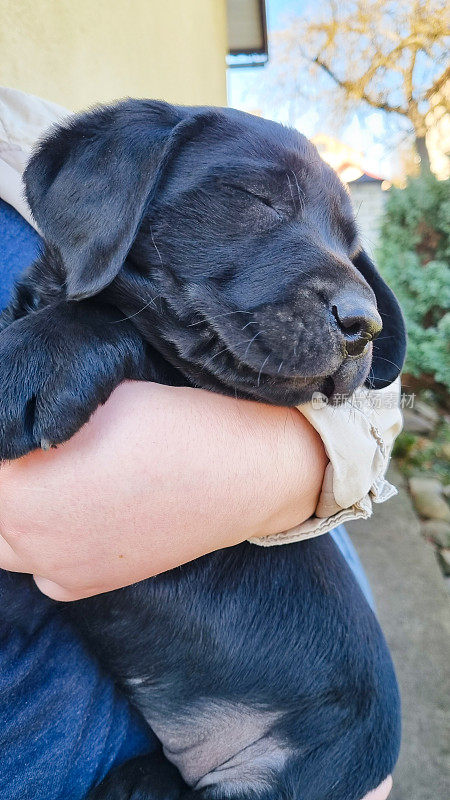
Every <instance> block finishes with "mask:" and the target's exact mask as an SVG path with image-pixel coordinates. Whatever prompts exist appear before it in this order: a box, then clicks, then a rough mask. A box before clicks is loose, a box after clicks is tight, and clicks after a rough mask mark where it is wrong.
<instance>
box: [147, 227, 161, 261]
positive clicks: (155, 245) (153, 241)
mask: <svg viewBox="0 0 450 800" xmlns="http://www.w3.org/2000/svg"><path fill="white" fill-rule="evenodd" d="M150 237H151V240H152V244H153V247H154V248H155V250H156V252H157V253H158V258H159V262H160V264H161V266H163V260H162V256H161V253H160V252H159V250H158V247H157V244H156V242H155V237H154V236H153V231H152V229H151V228H150Z"/></svg>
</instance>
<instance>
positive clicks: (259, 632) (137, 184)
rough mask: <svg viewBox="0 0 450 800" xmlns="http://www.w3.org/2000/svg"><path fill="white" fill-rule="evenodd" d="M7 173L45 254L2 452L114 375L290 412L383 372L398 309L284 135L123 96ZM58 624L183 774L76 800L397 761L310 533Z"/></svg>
mask: <svg viewBox="0 0 450 800" xmlns="http://www.w3.org/2000/svg"><path fill="white" fill-rule="evenodd" d="M25 178H26V190H27V197H28V200H29V202H30V205H31V208H32V211H33V214H34V217H35V219H36V221H37V223H38V225H39V227H40V229H41V231H42V233H43V236H44V240H45V250H44V252H43V254H42V256H41V257H40V259H39V260H38V261H37V263H36V264H34V265H33V266H32V267H31V268H30V270H29V271H28V272H27V274H25V275H24V277H23V279H22V280H21V282H20V283H19V285H18V286H17V288H16V293H15V297H14V299H13V302H12V303H11V305H10V307H9V308H8V309H7V311H6V312H5V313H4V314H3V315H2V317H1V318H0V330H1V331H2V332H1V334H0V363H1V375H0V458H3V459H10V458H15V457H18V456H20V455H23V454H24V453H26V452H28V451H29V450H32V449H33V448H35V447H39V446H44V447H47V446H49V445H54V444H57V443H59V442H62V441H64V440H66V439H67V438H69V437H70V436H71V435H72V434H73V433H75V432H76V431H77V430H78V429H79V428H80V427H81V426H82V425H83V424H84V423H85V422H86V421H87V420H88V418H89V416H90V415H91V413H92V412H93V410H94V409H95V408H96V407H97V406H98V404H99V403H103V402H104V401H105V400H106V399H107V397H108V396H109V394H110V393H111V391H112V390H113V389H114V387H115V386H116V385H117V384H118V383H120V381H122V380H123V379H125V378H135V379H140V380H155V381H159V382H161V383H167V384H174V385H178V384H179V385H182V384H184V385H193V386H201V387H204V388H207V389H211V390H213V391H219V392H224V393H231V394H233V395H236V396H238V397H248V398H253V399H257V400H263V401H266V402H271V403H277V404H283V405H296V404H298V403H301V402H305V401H307V400H309V399H310V398H311V396H312V394H313V392H314V391H325V392H326V393H327V395H328V396H329V397H330V400H331V402H335V401H336V397H338V396H341V395H342V394H343V393H350V392H352V391H353V390H354V389H355V388H356V387H357V386H359V385H361V384H362V383H364V381H366V382H367V385H370V386H374V387H376V388H380V387H381V386H385V385H387V384H389V383H390V382H391V381H392V380H393V379H394V378H395V377H396V376H397V374H398V373H399V371H400V368H401V364H402V361H403V357H404V349H405V333H404V325H403V320H402V317H401V313H400V310H399V308H398V304H397V302H396V300H395V298H394V296H393V294H392V293H391V291H390V290H389V289H388V287H387V286H386V284H385V283H384V282H383V281H382V279H381V277H380V276H379V274H378V273H377V271H376V269H375V267H374V266H373V264H372V262H371V261H370V260H369V259H368V257H367V256H366V254H365V253H364V252H363V251H361V248H360V245H359V243H358V239H357V234H356V230H355V225H354V219H353V212H352V209H351V204H350V201H349V198H348V195H347V193H346V191H345V189H344V188H343V186H342V185H341V184H340V182H339V180H338V179H337V177H336V176H335V174H334V173H333V171H332V170H331V169H330V168H329V167H328V166H326V165H325V164H324V163H323V162H322V161H321V160H320V158H319V156H318V154H317V152H316V150H315V148H314V147H313V146H312V145H311V144H310V143H309V142H308V141H307V140H306V139H305V138H304V137H302V136H301V135H300V134H298V133H297V132H295V131H292V130H290V129H287V128H283V127H282V126H279V125H277V124H275V123H271V122H267V121H264V120H261V119H258V118H256V117H252V116H249V115H246V114H243V113H241V112H237V111H234V110H232V109H210V108H187V107H173V106H168V105H167V104H164V103H158V102H153V101H144V100H141V101H137V100H129V101H125V102H123V103H120V104H118V105H117V106H114V107H110V108H103V109H97V110H95V111H92V112H89V113H87V114H84V115H81V116H79V117H75V118H74V119H73V121H71V122H69V123H68V124H65V125H63V126H62V127H59V128H56V129H55V130H54V131H53V132H52V133H51V134H50V136H49V137H48V138H47V139H46V140H45V141H44V142H43V143H42V144H41V145H40V147H39V148H38V150H37V152H36V154H35V155H34V156H33V158H32V159H31V162H30V164H29V166H28V168H27V170H26V176H25ZM349 302H350V305H351V306H352V304H354V306H355V309H356V310H355V311H354V317H355V319H357V324H356V323H355V325H356V328H357V333H356V334H354V329H355V325H352V326H350V324H347V321H348V319H349V317H348V316H347V321H346V322H345V324H344V323H343V322H342V318H343V309H344V311H345V313H347V315H348V313H349V312H348V304H349ZM377 306H378V313H379V314H380V315H381V319H382V321H383V324H384V327H385V330H387V335H386V336H385V335H384V334H383V336H381V337H379V339H378V340H377V341H376V342H375V343H374V344H372V339H374V338H375V335H376V333H377V332H378V330H379V326H378V319H379V317H378V313H377V310H376V307H377ZM352 308H353V306H352V307H351V308H350V312H352V313H353V311H352ZM361 309H362V311H361ZM351 319H353V317H352V318H351ZM70 614H71V617H72V619H73V620H74V621H75V622H76V624H77V626H78V627H79V628H80V630H82V631H83V633H84V635H85V636H86V637H87V639H88V641H89V643H90V645H91V647H92V649H93V651H94V652H96V653H97V655H98V657H99V658H100V659H101V660H102V662H103V663H104V664H105V667H106V669H108V670H109V671H110V672H112V674H113V675H114V676H115V678H116V680H117V681H118V682H119V684H120V685H121V686H122V688H123V689H124V691H126V692H127V694H128V695H129V697H130V699H131V701H132V702H133V703H134V704H135V705H136V706H137V708H138V709H139V710H140V711H141V713H142V714H143V716H144V717H145V719H146V720H147V722H148V723H149V724H150V725H151V726H152V728H153V729H154V730H155V731H156V733H157V735H158V736H159V738H160V740H161V742H162V745H163V747H164V753H165V755H166V756H167V758H168V759H169V761H171V762H172V763H173V764H175V765H176V767H177V768H178V770H179V772H178V771H177V770H176V769H174V768H173V767H172V766H170V765H169V764H168V762H167V760H164V757H163V756H162V755H161V754H158V755H152V756H151V757H150V756H149V757H145V758H144V759H138V760H134V761H133V762H129V763H128V764H125V765H124V766H123V767H122V768H120V770H119V771H118V772H117V773H116V774H112V775H111V776H108V778H107V779H106V781H105V782H104V783H103V784H102V785H101V786H100V787H97V788H96V789H95V790H93V793H92V795H91V797H92V798H95V800H106V798H110V799H111V800H125V798H129V799H130V800H171V798H183V800H187V798H193V799H194V798H199V800H200V798H204V800H225V798H230V799H231V800H233V799H234V800H238V798H239V799H240V800H251V799H254V800H266V798H267V800H269V798H271V800H272V798H283V799H285V800H288V798H289V799H290V800H360V798H362V797H363V795H364V794H365V793H366V792H367V791H369V790H370V789H373V788H374V787H375V786H377V785H378V784H379V783H380V781H381V780H383V779H384V778H385V777H386V776H387V775H388V774H389V773H390V772H391V771H392V769H393V767H394V765H395V761H396V758H397V754H398V747H399V725H400V723H399V698H398V690H397V684H396V680H395V674H394V671H393V667H392V663H391V660H390V656H389V653H388V650H387V647H386V644H385V641H384V639H383V635H382V633H381V631H380V628H379V626H378V624H377V622H376V620H375V617H374V615H373V613H372V612H371V610H370V609H369V607H368V605H367V603H366V601H365V599H364V598H363V596H362V594H361V592H360V590H359V588H358V586H357V584H356V582H355V580H354V578H353V576H352V573H351V572H350V570H349V568H348V566H347V564H346V562H345V561H344V560H343V558H342V557H341V556H340V554H339V552H338V551H337V548H336V547H335V545H334V543H333V541H332V540H331V538H330V537H328V536H323V537H320V538H319V539H315V540H312V541H308V542H303V543H298V544H295V545H289V546H282V547H275V548H259V547H255V546H254V545H250V544H242V545H239V546H237V547H235V548H232V549H230V550H224V551H219V552H217V553H214V554H212V555H209V556H205V557H203V558H201V559H198V560H197V561H194V562H192V563H191V564H188V565H185V566H184V567H180V568H179V569H177V570H173V571H171V572H168V573H165V574H164V575H161V576H158V577H157V578H153V579H151V580H148V581H144V582H142V583H140V584H137V585H135V586H132V587H129V588H127V589H123V590H121V591H118V592H114V593H111V594H107V595H102V596H99V597H96V598H91V599H89V600H86V601H81V602H79V603H74V604H72V605H71V607H70ZM158 759H160V760H159V762H158V763H159V766H157V765H156V764H157V761H158ZM161 759H162V760H161ZM163 764H164V765H165V766H162V765H163ZM180 773H181V776H182V777H180Z"/></svg>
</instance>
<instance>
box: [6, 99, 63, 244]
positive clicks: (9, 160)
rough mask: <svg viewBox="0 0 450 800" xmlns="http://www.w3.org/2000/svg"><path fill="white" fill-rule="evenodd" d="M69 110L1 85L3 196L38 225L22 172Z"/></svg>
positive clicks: (23, 215) (33, 224)
mask: <svg viewBox="0 0 450 800" xmlns="http://www.w3.org/2000/svg"><path fill="white" fill-rule="evenodd" d="M68 114H70V112H69V111H68V110H67V109H66V108H62V106H58V105H56V104H55V103H50V102H49V101H46V100H42V99H41V98H40V97H34V96H33V95H31V94H26V93H25V92H20V91H19V90H18V89H8V88H7V87H5V86H0V197H1V198H2V199H3V200H6V202H7V203H9V204H10V205H11V206H13V208H15V209H16V211H18V212H19V214H21V216H22V217H24V219H26V220H27V222H29V223H30V225H32V226H33V227H34V228H36V230H37V226H36V223H35V221H34V220H33V217H32V215H31V211H30V209H29V207H28V204H27V201H26V199H25V190H24V186H23V182H22V173H23V171H24V169H25V166H26V164H27V161H28V159H29V157H30V154H31V151H32V149H33V147H34V146H35V145H36V143H37V142H38V141H39V139H40V138H41V137H42V136H43V134H45V133H46V132H47V131H48V130H49V128H50V127H51V126H52V125H53V124H55V123H56V122H59V121H61V120H62V119H64V117H67V116H68Z"/></svg>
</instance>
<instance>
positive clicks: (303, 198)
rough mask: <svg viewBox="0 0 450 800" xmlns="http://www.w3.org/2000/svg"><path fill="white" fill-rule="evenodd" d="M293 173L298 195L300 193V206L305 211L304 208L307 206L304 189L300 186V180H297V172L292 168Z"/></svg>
mask: <svg viewBox="0 0 450 800" xmlns="http://www.w3.org/2000/svg"><path fill="white" fill-rule="evenodd" d="M291 173H292V175H293V176H294V181H295V185H296V187H297V195H298V202H299V207H300V209H301V210H302V211H303V208H304V206H305V195H304V193H303V192H302V190H301V189H300V186H299V183H298V180H297V175H296V174H295V172H294V170H291Z"/></svg>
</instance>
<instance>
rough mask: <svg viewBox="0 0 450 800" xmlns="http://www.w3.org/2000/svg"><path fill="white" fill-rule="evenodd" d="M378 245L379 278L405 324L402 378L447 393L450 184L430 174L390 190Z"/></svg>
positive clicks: (449, 364)
mask: <svg viewBox="0 0 450 800" xmlns="http://www.w3.org/2000/svg"><path fill="white" fill-rule="evenodd" d="M380 241H381V244H380V246H379V248H378V253H377V259H378V265H379V268H380V272H381V273H382V275H383V276H384V278H385V279H386V281H387V282H388V284H389V285H390V286H391V288H392V289H393V290H394V292H395V294H396V295H397V297H398V299H399V301H400V304H401V306H402V309H403V313H404V315H405V318H406V325H407V329H408V339H409V341H408V352H407V358H406V364H405V372H408V373H410V374H411V375H414V376H415V377H416V378H419V379H420V378H421V377H425V376H426V377H427V378H429V377H432V378H433V379H434V381H436V382H438V383H440V384H444V385H445V386H446V387H447V388H450V181H449V180H447V181H438V180H437V179H436V178H435V177H434V176H433V175H431V174H430V175H426V176H422V177H420V178H415V179H412V180H410V181H409V183H408V185H407V187H406V189H391V191H390V193H389V198H388V201H387V203H386V209H385V215H384V220H383V224H382V227H381V236H380ZM382 335H383V334H382Z"/></svg>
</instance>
